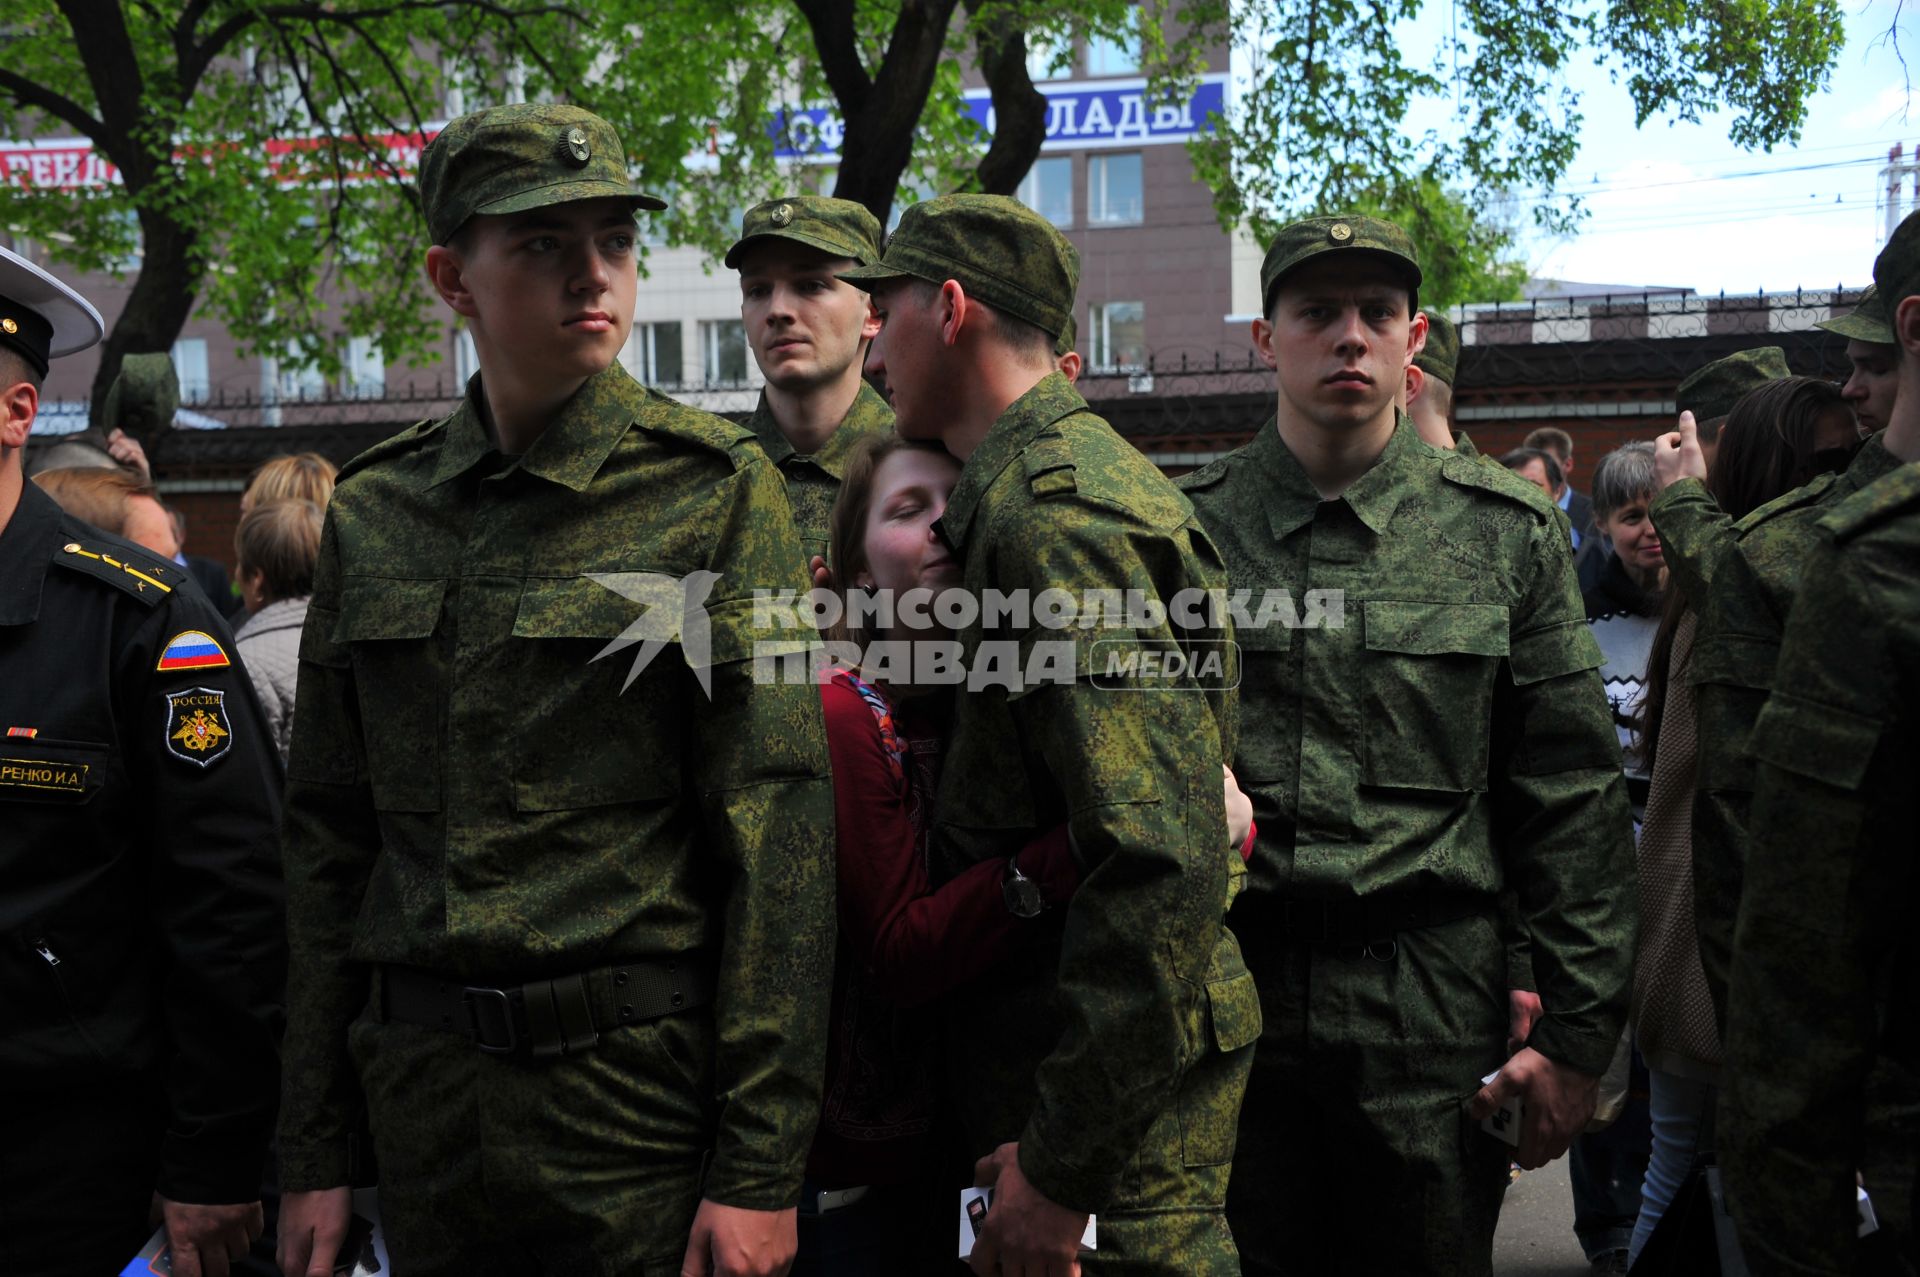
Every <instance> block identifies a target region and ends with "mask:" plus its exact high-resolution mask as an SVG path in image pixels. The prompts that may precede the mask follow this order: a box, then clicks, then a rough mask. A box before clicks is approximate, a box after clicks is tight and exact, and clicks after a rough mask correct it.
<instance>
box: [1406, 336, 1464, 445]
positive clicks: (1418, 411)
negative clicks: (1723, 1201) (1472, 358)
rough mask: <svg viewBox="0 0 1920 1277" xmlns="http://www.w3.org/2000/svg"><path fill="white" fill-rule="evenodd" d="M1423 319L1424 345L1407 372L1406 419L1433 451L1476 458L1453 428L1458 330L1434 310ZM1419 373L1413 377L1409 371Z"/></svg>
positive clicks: (1413, 373) (1458, 360) (1458, 359)
mask: <svg viewBox="0 0 1920 1277" xmlns="http://www.w3.org/2000/svg"><path fill="white" fill-rule="evenodd" d="M1422 313H1423V314H1425V315H1426V317H1427V342H1426V345H1424V346H1422V347H1421V348H1420V353H1419V354H1417V355H1415V356H1414V357H1413V362H1412V363H1411V364H1409V365H1407V367H1408V372H1407V395H1406V398H1407V415H1408V416H1409V417H1412V418H1413V428H1414V430H1416V431H1417V432H1418V433H1419V435H1420V437H1421V438H1422V439H1424V440H1425V441H1426V442H1428V443H1430V444H1432V445H1433V446H1434V447H1436V448H1446V449H1449V450H1457V451H1460V452H1463V453H1465V454H1466V455H1467V456H1469V457H1477V456H1479V455H1480V453H1479V450H1478V449H1477V448H1475V447H1474V446H1473V440H1471V439H1468V438H1467V437H1466V436H1465V435H1463V434H1460V433H1459V432H1457V431H1455V430H1454V428H1453V377H1454V370H1455V369H1456V368H1458V367H1459V364H1460V330H1459V329H1458V328H1455V327H1454V326H1453V321H1452V320H1451V319H1448V318H1447V317H1446V316H1445V315H1442V314H1441V313H1440V312H1439V311H1437V310H1428V311H1423V312H1422ZM1416 368H1417V369H1419V372H1418V373H1417V374H1416V373H1415V372H1413V371H1412V370H1413V369H1416Z"/></svg>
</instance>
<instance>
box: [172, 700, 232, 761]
mask: <svg viewBox="0 0 1920 1277" xmlns="http://www.w3.org/2000/svg"><path fill="white" fill-rule="evenodd" d="M166 697H167V722H166V726H165V728H164V729H162V730H163V732H164V734H165V736H166V746H167V752H168V753H169V754H172V755H173V756H174V757H175V758H178V759H180V760H181V761H182V762H188V763H192V764H193V765H194V766H196V767H200V768H206V767H211V766H212V765H213V764H214V763H216V762H218V761H219V760H221V759H222V758H225V757H226V756H227V754H228V753H229V752H230V751H231V750H232V749H233V722H232V720H231V719H229V718H228V717H227V694H226V693H225V692H221V691H216V690H215V689H214V688H211V687H189V688H186V689H185V690H183V691H178V692H168V693H167V694H166Z"/></svg>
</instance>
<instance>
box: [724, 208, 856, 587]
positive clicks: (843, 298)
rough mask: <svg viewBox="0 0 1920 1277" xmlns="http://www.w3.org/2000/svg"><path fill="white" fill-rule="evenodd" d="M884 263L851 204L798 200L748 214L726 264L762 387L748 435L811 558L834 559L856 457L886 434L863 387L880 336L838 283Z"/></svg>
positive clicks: (852, 294) (851, 291)
mask: <svg viewBox="0 0 1920 1277" xmlns="http://www.w3.org/2000/svg"><path fill="white" fill-rule="evenodd" d="M879 257H880V223H879V222H878V221H876V220H875V219H874V216H873V214H872V213H869V212H868V211H867V210H866V208H865V207H864V206H862V205H859V204H856V203H854V202H853V201H852V200H836V199H827V198H825V197H822V196H818V195H792V196H787V197H785V198H782V199H776V200H768V201H767V202H765V203H764V204H756V205H755V206H754V207H752V208H750V209H748V210H747V213H746V216H745V217H744V218H743V219H741V226H740V238H739V239H738V240H737V241H736V242H735V243H734V245H733V247H732V248H730V249H728V250H727V257H726V264H727V265H728V266H729V267H730V268H732V269H734V270H737V271H739V272H740V320H741V323H742V324H744V325H745V327H746V330H747V345H748V346H749V347H750V348H751V349H752V351H753V359H754V362H755V363H756V364H758V365H759V366H760V372H761V374H762V375H764V376H765V377H766V379H767V384H766V387H765V389H763V390H761V392H760V402H759V403H758V404H757V405H756V406H755V407H754V410H753V415H752V416H751V417H749V418H747V429H749V430H751V431H753V436H754V438H756V439H758V440H759V441H760V447H761V448H762V449H763V450H764V451H765V452H766V454H767V456H768V458H769V459H770V460H771V461H772V462H773V464H774V467H775V468H776V469H778V470H779V471H780V473H781V474H782V475H783V476H785V478H786V481H787V496H788V498H789V499H790V500H791V501H792V502H793V521H794V524H795V525H796V526H797V527H798V528H799V530H800V541H801V546H802V548H803V549H804V551H805V553H806V556H807V557H808V558H809V559H811V558H813V557H815V556H818V557H820V558H822V559H824V558H825V557H826V554H827V521H828V516H829V515H830V514H831V513H832V512H833V499H834V498H835V497H836V496H838V495H839V493H840V479H841V467H842V465H843V464H844V463H845V460H846V456H847V452H848V450H849V449H851V448H852V447H853V445H854V444H855V443H857V442H859V441H860V440H861V439H864V438H866V437H867V436H869V435H884V434H890V433H892V431H893V412H892V411H891V410H890V409H889V408H888V407H887V404H886V401H885V400H884V399H882V398H881V397H880V396H879V395H878V394H877V393H876V392H875V391H874V389H873V387H871V386H869V385H868V384H867V383H866V379H865V378H863V377H862V376H861V375H860V366H861V364H862V363H863V362H864V361H865V359H866V345H867V342H868V341H870V340H871V339H872V337H873V335H874V334H875V333H877V332H879V331H880V321H879V320H878V319H877V318H875V317H874V315H873V311H872V307H871V306H869V305H868V303H867V296H866V294H865V293H863V292H861V291H860V290H859V289H857V288H855V287H854V286H853V285H851V284H847V283H843V282H841V281H840V280H839V279H836V278H835V272H837V271H842V270H846V269H849V268H851V267H854V266H871V265H872V264H873V263H874V262H875V261H877V260H878V259H879Z"/></svg>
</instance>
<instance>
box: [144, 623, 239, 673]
mask: <svg viewBox="0 0 1920 1277" xmlns="http://www.w3.org/2000/svg"><path fill="white" fill-rule="evenodd" d="M231 664H233V662H232V661H230V660H228V659H227V653H226V651H225V649H223V648H222V647H221V646H220V644H219V643H218V642H216V641H215V639H214V637H213V635H211V634H208V633H205V632H204V631H201V630H183V631H181V632H180V633H178V634H176V635H174V636H173V637H172V638H171V639H169V640H167V645H166V646H165V647H164V648H162V649H161V650H160V663H159V664H158V665H155V666H154V667H153V669H154V673H156V674H166V673H170V672H172V671H174V670H215V669H219V668H220V667H221V666H223V665H231Z"/></svg>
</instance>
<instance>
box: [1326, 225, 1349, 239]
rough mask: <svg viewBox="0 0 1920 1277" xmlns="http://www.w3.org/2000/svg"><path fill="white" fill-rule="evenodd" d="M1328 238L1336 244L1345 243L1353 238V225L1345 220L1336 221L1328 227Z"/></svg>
mask: <svg viewBox="0 0 1920 1277" xmlns="http://www.w3.org/2000/svg"><path fill="white" fill-rule="evenodd" d="M1327 238H1328V239H1330V240H1332V241H1333V242H1334V243H1336V244H1344V243H1346V242H1347V241H1348V240H1350V239H1352V238H1353V227H1351V226H1349V225H1347V224H1346V223H1345V222H1335V223H1334V224H1333V225H1332V226H1330V227H1328V228H1327Z"/></svg>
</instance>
